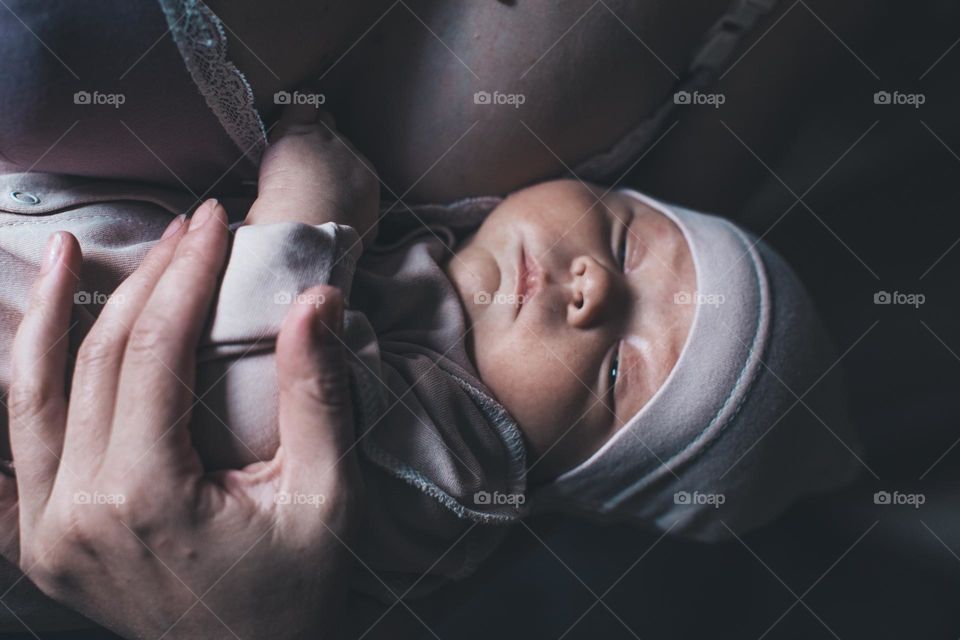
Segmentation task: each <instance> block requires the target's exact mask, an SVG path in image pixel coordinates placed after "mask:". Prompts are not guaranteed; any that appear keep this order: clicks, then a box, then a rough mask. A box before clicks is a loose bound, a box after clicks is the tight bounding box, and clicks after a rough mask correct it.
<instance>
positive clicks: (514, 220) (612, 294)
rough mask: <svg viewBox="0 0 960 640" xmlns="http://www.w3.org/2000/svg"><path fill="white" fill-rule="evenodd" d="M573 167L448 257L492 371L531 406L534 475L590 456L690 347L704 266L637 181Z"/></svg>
mask: <svg viewBox="0 0 960 640" xmlns="http://www.w3.org/2000/svg"><path fill="white" fill-rule="evenodd" d="M603 191H604V190H603V189H601V188H600V187H594V186H591V187H589V188H588V187H584V186H583V185H582V184H581V183H579V182H576V181H571V180H560V181H554V182H547V183H543V184H539V185H536V186H534V187H530V188H528V189H524V190H523V191H520V192H518V193H515V194H513V195H512V196H510V197H509V198H507V199H506V200H505V201H504V202H503V203H501V204H500V206H498V207H497V208H496V209H494V211H493V212H491V213H490V215H489V216H488V217H487V219H486V220H485V221H484V223H483V225H481V227H480V228H479V229H478V230H477V232H476V233H475V234H474V235H473V236H471V237H469V238H468V239H466V240H465V241H464V242H463V243H462V244H461V246H460V247H459V248H458V251H457V253H456V255H455V256H453V257H452V258H451V259H450V261H449V262H448V264H447V267H446V269H447V273H448V275H449V276H450V278H451V280H452V281H453V283H454V286H455V287H456V289H457V291H458V293H459V294H460V298H461V301H462V303H463V306H464V308H465V310H466V313H467V316H468V318H469V320H470V322H471V324H472V325H473V328H472V330H471V331H470V332H469V333H468V337H467V344H468V348H469V349H470V354H471V357H472V358H473V360H474V363H475V364H476V367H477V370H478V372H479V374H480V377H481V379H482V380H483V382H484V383H485V384H486V385H487V386H488V387H489V388H490V390H491V391H492V392H493V393H494V395H495V396H496V397H497V399H498V400H499V401H500V402H501V403H503V405H504V406H505V407H506V409H507V410H508V411H509V412H510V413H511V414H512V416H513V417H514V418H515V419H516V420H517V422H518V424H519V426H520V428H521V430H522V431H523V435H524V437H525V439H526V442H527V447H528V451H529V453H530V462H529V464H530V465H531V471H530V475H531V479H533V480H543V479H549V478H553V477H555V476H557V475H559V474H560V473H562V472H563V471H565V470H567V469H570V468H572V467H573V466H575V465H576V464H578V463H580V462H582V461H583V460H585V459H586V458H588V457H589V456H590V455H591V454H592V453H593V452H595V451H596V450H597V449H598V448H599V447H600V446H601V445H602V444H603V443H604V442H606V441H607V439H609V438H610V436H611V435H613V434H614V433H615V432H616V431H617V429H619V428H620V427H621V426H623V424H624V423H625V422H626V421H628V420H629V419H630V418H631V417H632V416H633V415H634V414H635V413H636V412H637V411H638V410H639V409H640V408H641V407H643V405H644V404H646V402H647V401H648V400H649V399H650V398H651V396H653V394H654V393H655V392H656V391H657V389H658V388H659V387H660V385H661V384H662V383H663V381H664V380H665V379H666V377H667V375H668V374H669V373H670V370H671V369H672V368H673V365H674V363H675V362H676V361H677V357H678V355H679V354H680V351H681V349H682V348H683V345H684V342H685V340H686V337H687V333H688V331H689V329H690V324H691V322H692V319H693V312H694V307H693V305H689V304H677V303H676V302H675V298H674V296H675V294H677V293H679V292H691V293H692V292H693V291H695V288H696V277H695V269H694V266H693V260H692V259H691V256H690V250H689V248H688V246H687V242H686V240H685V238H684V236H683V234H682V232H681V231H680V229H679V228H678V227H677V226H676V225H675V224H674V223H673V221H671V220H670V219H669V218H667V217H666V216H664V215H663V214H662V213H660V212H658V211H656V210H655V209H652V208H650V207H649V206H647V205H645V204H643V203H641V202H639V201H638V200H636V199H634V198H631V197H630V196H628V195H625V194H622V193H617V192H610V193H608V194H607V195H605V196H604V197H603V198H602V199H600V200H599V201H598V198H599V196H600V195H601V194H603Z"/></svg>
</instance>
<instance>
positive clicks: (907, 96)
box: [873, 91, 927, 109]
mask: <svg viewBox="0 0 960 640" xmlns="http://www.w3.org/2000/svg"><path fill="white" fill-rule="evenodd" d="M926 101H927V96H926V95H925V94H922V93H902V92H900V91H892V92H891V91H877V92H876V93H875V94H873V104H884V105H887V104H892V105H904V106H908V107H913V108H914V109H919V108H920V105H922V104H924V103H926Z"/></svg>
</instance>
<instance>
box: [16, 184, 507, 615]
mask: <svg viewBox="0 0 960 640" xmlns="http://www.w3.org/2000/svg"><path fill="white" fill-rule="evenodd" d="M192 204H193V200H192V199H191V198H189V197H184V196H182V195H181V194H178V193H175V192H170V191H165V190H162V189H155V188H149V187H143V186H140V185H131V184H127V183H111V182H107V181H91V180H86V179H78V178H66V177H61V176H52V175H45V174H15V175H9V176H3V177H0V389H2V390H3V391H4V392H5V390H6V389H7V388H8V386H9V381H10V379H9V375H10V362H9V353H10V343H11V341H12V339H13V336H14V334H15V331H16V327H17V325H18V323H19V320H20V317H21V315H22V311H23V308H24V305H25V304H26V300H27V293H28V291H29V287H30V285H31V283H32V281H33V279H34V277H35V274H36V272H37V269H38V265H39V262H40V257H41V255H42V249H43V247H44V244H45V242H46V240H47V238H48V237H49V235H50V233H52V232H53V231H56V230H66V231H69V232H71V233H73V234H74V235H75V236H76V237H77V238H78V240H79V241H80V245H81V248H82V250H83V252H84V265H83V268H82V272H81V274H80V275H81V282H80V285H79V287H78V292H77V298H76V302H77V304H76V305H75V320H76V321H77V327H76V330H75V331H74V332H73V334H72V335H71V353H72V354H75V353H76V350H77V347H78V345H79V342H80V339H81V338H82V336H83V335H84V334H85V333H86V331H87V330H89V327H90V326H91V325H92V323H93V322H94V320H95V319H96V316H97V314H98V313H99V310H100V308H101V307H102V305H103V304H104V302H105V301H106V298H107V297H108V296H109V295H110V294H111V293H112V292H113V291H114V289H115V288H116V287H117V285H118V284H119V283H120V282H121V281H122V280H123V278H124V277H125V276H126V275H127V274H129V273H130V272H131V271H132V270H133V269H135V268H136V266H137V265H138V264H139V262H140V261H141V260H142V258H143V256H144V254H145V253H146V251H147V250H148V249H149V248H150V247H151V246H152V245H153V244H154V243H155V242H156V240H157V239H158V238H159V237H160V234H161V233H162V231H163V229H164V227H165V226H166V224H167V223H168V222H169V220H170V219H171V217H172V216H173V215H175V214H178V213H182V212H185V211H186V210H187V209H188V208H189V207H190V206H192ZM228 208H229V207H228ZM445 236H447V241H452V240H451V239H450V238H449V235H448V232H446V231H445V230H444V229H442V228H438V229H434V230H430V231H428V230H427V229H425V228H424V227H422V226H421V227H420V232H419V233H416V234H414V235H411V236H409V237H407V238H405V239H404V241H403V242H402V243H398V244H397V245H396V246H392V247H391V248H390V249H389V250H382V249H381V250H378V251H371V252H370V253H369V254H368V255H365V256H364V257H363V262H362V264H359V265H358V259H359V257H360V252H361V243H360V242H359V238H358V236H357V234H356V232H355V231H354V230H353V229H352V228H351V227H348V226H342V225H336V224H333V223H328V224H324V225H319V226H316V227H314V226H309V225H304V224H296V223H282V224H272V225H256V226H242V227H239V228H237V229H236V230H235V232H234V235H233V240H232V246H231V251H230V257H229V260H228V263H227V267H226V269H225V272H224V274H223V277H222V281H221V286H220V290H219V293H218V296H217V299H216V302H215V305H214V309H213V312H212V314H211V317H210V321H209V323H208V326H207V328H206V330H205V332H204V334H203V337H202V339H201V344H200V346H199V349H198V371H197V383H196V390H195V392H196V396H197V400H196V406H195V411H194V415H193V418H192V423H191V426H192V432H193V436H194V442H195V443H196V445H197V448H198V450H199V451H200V453H201V456H202V458H203V460H204V462H205V464H206V465H207V466H208V467H209V468H220V467H225V466H230V467H236V466H239V465H242V464H246V463H250V462H255V461H256V460H259V459H266V458H268V457H270V456H272V454H273V451H274V450H275V449H276V446H277V428H276V410H277V405H276V403H277V391H276V377H275V363H274V358H273V347H274V339H275V337H276V335H277V332H278V330H279V327H280V324H281V321H282V319H283V317H284V316H285V314H286V311H287V307H288V305H289V303H290V301H291V300H292V299H293V298H294V297H296V296H297V295H298V294H299V293H300V292H301V291H303V290H304V289H306V288H307V287H309V286H312V285H314V284H318V283H330V284H333V285H335V286H338V287H339V288H340V289H341V290H342V291H343V292H344V295H345V299H346V301H347V312H346V317H345V322H344V341H345V343H346V345H347V347H348V350H349V362H350V378H351V380H350V382H351V389H352V391H353V398H354V404H355V416H356V421H355V423H356V428H357V437H358V451H359V452H360V454H361V455H360V459H361V468H362V469H363V472H364V476H365V483H366V487H367V491H368V498H369V500H368V508H367V510H366V516H365V521H364V526H363V528H362V531H361V533H360V536H359V537H360V549H359V554H360V556H361V558H362V559H363V560H364V562H365V563H366V564H367V565H368V566H370V567H372V568H373V569H374V570H375V571H376V573H377V575H376V576H375V577H374V576H371V575H368V574H365V573H363V572H358V573H357V575H358V579H359V585H360V586H361V588H364V589H366V590H369V591H372V592H374V593H377V594H378V595H384V596H386V597H389V594H386V593H384V590H385V585H386V588H387V589H397V590H400V589H405V588H406V586H408V585H409V584H412V583H413V581H414V580H416V579H417V578H418V577H419V576H420V574H422V573H424V572H426V571H428V570H429V572H430V575H429V576H427V578H426V579H425V580H423V581H421V582H420V583H419V584H418V588H419V589H429V588H430V587H431V586H433V585H434V584H436V583H437V582H439V581H441V580H443V579H445V578H452V577H460V576H463V575H465V574H467V573H469V572H470V571H472V570H473V568H474V567H475V566H476V564H477V563H478V562H479V561H480V560H481V559H482V558H484V557H485V556H486V555H488V554H489V553H490V551H492V549H493V548H494V547H495V546H496V544H497V543H498V542H499V539H500V537H501V536H502V534H503V530H504V527H502V526H494V525H502V524H507V523H510V522H513V521H514V520H516V519H517V518H518V517H519V515H520V509H519V508H518V506H517V504H516V503H511V504H498V503H491V502H486V501H483V500H480V501H478V500H476V499H475V494H477V493H478V492H482V491H486V492H491V493H492V492H500V493H504V494H523V493H524V491H525V478H524V473H525V459H524V449H523V444H522V440H521V437H520V433H519V430H518V429H517V427H516V425H515V424H514V422H513V421H512V419H511V418H510V417H509V416H508V415H507V413H506V412H505V411H504V410H503V408H502V407H501V406H500V405H499V404H498V403H497V402H496V401H495V400H494V399H493V398H492V397H491V396H490V394H489V393H488V392H487V391H486V389H485V387H484V386H483V384H482V382H481V381H480V380H479V379H478V378H477V375H476V373H475V371H474V369H473V366H472V364H471V363H470V361H469V359H468V358H467V355H466V351H465V348H464V346H463V344H462V339H463V336H464V335H465V334H466V326H465V320H464V314H463V311H462V308H461V307H460V302H459V299H458V298H457V296H456V293H455V291H454V289H453V286H452V284H451V283H450V282H449V281H448V280H447V278H446V276H445V275H444V274H443V271H442V269H441V268H440V266H439V262H440V261H441V260H442V258H443V255H444V252H445V251H446V249H445V247H444V244H446V241H444V239H443V238H444V237H445ZM118 302H120V303H122V300H118ZM478 523H479V524H484V525H491V526H473V525H475V524H478ZM468 531H469V534H468V535H464V534H465V533H467V532H468ZM461 537H462V540H461V542H460V543H459V544H457V545H456V546H455V547H454V548H453V549H451V550H450V551H449V552H448V553H445V552H447V550H448V549H449V548H450V546H451V545H452V544H453V543H454V542H455V541H456V540H458V539H459V538H461Z"/></svg>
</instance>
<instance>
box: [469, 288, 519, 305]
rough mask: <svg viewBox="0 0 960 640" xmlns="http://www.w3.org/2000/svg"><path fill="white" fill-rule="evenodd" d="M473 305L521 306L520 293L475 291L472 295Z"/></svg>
mask: <svg viewBox="0 0 960 640" xmlns="http://www.w3.org/2000/svg"><path fill="white" fill-rule="evenodd" d="M473 302H474V304H482V305H488V304H506V305H509V306H511V307H513V306H516V305H518V304H523V294H522V293H499V292H498V293H490V292H489V291H477V292H476V293H475V294H473Z"/></svg>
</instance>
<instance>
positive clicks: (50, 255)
mask: <svg viewBox="0 0 960 640" xmlns="http://www.w3.org/2000/svg"><path fill="white" fill-rule="evenodd" d="M61 253H63V234H62V233H60V232H59V231H58V232H57V233H55V234H53V236H51V237H50V240H48V241H47V252H46V254H45V256H44V258H43V264H42V265H41V266H40V274H41V275H43V274H45V273H47V272H49V271H50V269H52V268H53V265H55V264H57V260H59V259H60V254H61Z"/></svg>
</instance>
